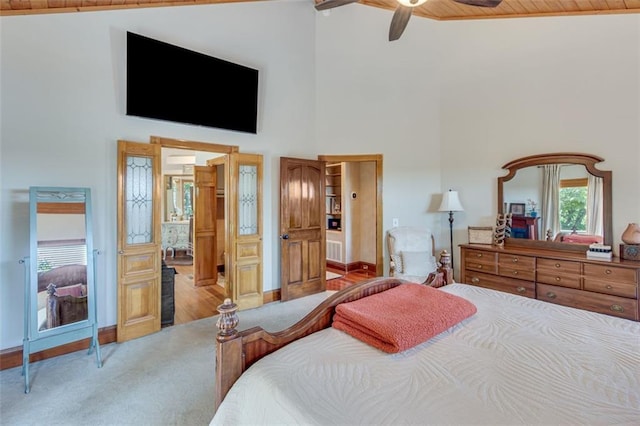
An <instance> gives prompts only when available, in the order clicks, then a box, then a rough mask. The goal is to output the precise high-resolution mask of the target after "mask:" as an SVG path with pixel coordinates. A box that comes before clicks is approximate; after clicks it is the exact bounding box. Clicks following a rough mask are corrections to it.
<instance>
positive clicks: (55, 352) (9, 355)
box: [0, 325, 117, 371]
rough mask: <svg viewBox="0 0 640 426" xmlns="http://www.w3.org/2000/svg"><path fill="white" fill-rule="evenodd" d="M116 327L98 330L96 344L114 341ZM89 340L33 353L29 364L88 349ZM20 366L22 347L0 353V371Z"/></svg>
mask: <svg viewBox="0 0 640 426" xmlns="http://www.w3.org/2000/svg"><path fill="white" fill-rule="evenodd" d="M116 333H117V331H116V326H115V325H112V326H109V327H104V328H101V329H99V330H98V342H100V344H101V345H106V344H108V343H113V342H115V341H116ZM89 343H90V339H82V340H78V341H76V342H71V343H67V344H66V345H60V346H56V347H55V348H51V349H45V350H44V351H40V352H36V353H33V354H31V355H30V356H29V362H30V363H31V362H37V361H42V360H44V359H48V358H53V357H56V356H60V355H64V354H69V353H71V352H76V351H81V350H87V349H89ZM21 365H22V346H18V347H15V348H9V349H4V350H2V351H0V371H2V370H6V369H8V368H14V367H20V366H21Z"/></svg>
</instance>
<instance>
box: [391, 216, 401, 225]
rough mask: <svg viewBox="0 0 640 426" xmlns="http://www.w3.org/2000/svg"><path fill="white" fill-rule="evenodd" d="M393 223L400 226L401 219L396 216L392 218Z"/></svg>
mask: <svg viewBox="0 0 640 426" xmlns="http://www.w3.org/2000/svg"><path fill="white" fill-rule="evenodd" d="M391 224H392V225H393V226H400V219H398V218H397V217H394V218H393V219H392V220H391Z"/></svg>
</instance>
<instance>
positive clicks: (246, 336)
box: [214, 250, 454, 410]
mask: <svg viewBox="0 0 640 426" xmlns="http://www.w3.org/2000/svg"><path fill="white" fill-rule="evenodd" d="M406 282H407V281H406V280H403V279H399V278H389V277H376V278H372V279H370V280H366V281H362V282H360V283H357V284H354V285H352V286H349V287H346V288H345V289H343V290H341V291H339V292H337V293H335V294H334V295H332V296H330V297H328V298H327V299H326V300H325V301H324V302H322V303H321V304H319V305H318V306H316V308H315V309H314V310H313V311H311V312H310V313H309V314H307V316H305V317H304V318H302V319H301V320H300V321H298V322H297V323H295V324H294V325H292V326H291V327H289V328H287V329H284V330H282V331H277V332H274V333H270V332H268V331H265V330H264V329H263V328H262V327H253V328H250V329H248V330H244V331H242V332H238V330H237V329H236V327H237V326H238V315H237V311H238V305H236V304H235V303H232V302H231V299H225V301H224V303H223V304H222V305H220V306H218V312H220V317H219V318H218V321H217V323H216V326H217V327H218V334H217V336H216V383H215V401H214V408H215V409H216V410H217V409H218V407H219V406H220V403H221V402H222V400H223V399H224V397H225V396H226V395H227V392H229V389H231V386H233V384H234V383H235V382H236V380H238V378H239V377H240V376H241V375H242V373H244V371H245V370H246V369H247V368H249V367H250V366H251V365H252V364H253V363H254V362H256V361H258V360H259V359H260V358H262V357H264V356H266V355H268V354H270V353H271V352H274V351H277V350H278V349H280V348H282V347H283V346H285V345H288V344H289V343H291V342H293V341H294V340H298V339H300V338H302V337H305V336H308V335H310V334H312V333H315V332H316V331H320V330H322V329H325V328H328V327H331V322H332V321H333V314H334V313H335V309H336V306H338V305H339V304H340V303H345V302H353V301H354V300H358V299H362V298H363V297H367V296H371V295H372V294H376V293H381V292H383V291H386V290H389V289H391V288H393V287H396V286H398V285H400V284H402V283H406ZM453 282H454V280H453V270H452V269H451V255H450V254H449V253H447V251H446V250H443V251H442V252H441V253H440V258H439V259H438V269H437V271H436V272H433V273H431V274H429V277H428V278H427V279H426V280H425V282H424V283H423V284H425V285H429V286H432V287H442V286H443V285H447V284H451V283H453Z"/></svg>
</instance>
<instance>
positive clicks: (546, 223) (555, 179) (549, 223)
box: [541, 164, 562, 239]
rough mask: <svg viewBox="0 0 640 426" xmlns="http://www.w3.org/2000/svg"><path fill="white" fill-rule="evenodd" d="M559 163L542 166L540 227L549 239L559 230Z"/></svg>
mask: <svg viewBox="0 0 640 426" xmlns="http://www.w3.org/2000/svg"><path fill="white" fill-rule="evenodd" d="M561 167H562V166H561V165H560V164H547V165H545V166H542V170H543V171H542V212H541V213H542V229H543V230H544V231H545V232H548V231H551V239H553V238H555V236H556V234H557V233H558V232H560V168H561Z"/></svg>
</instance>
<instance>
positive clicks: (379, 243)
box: [318, 154, 384, 273]
mask: <svg viewBox="0 0 640 426" xmlns="http://www.w3.org/2000/svg"><path fill="white" fill-rule="evenodd" d="M318 160H322V161H326V162H329V163H338V162H353V163H359V162H369V161H370V162H375V163H376V271H377V272H379V273H381V272H382V271H383V270H384V255H383V252H382V247H383V234H382V154H356V155H318Z"/></svg>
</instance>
